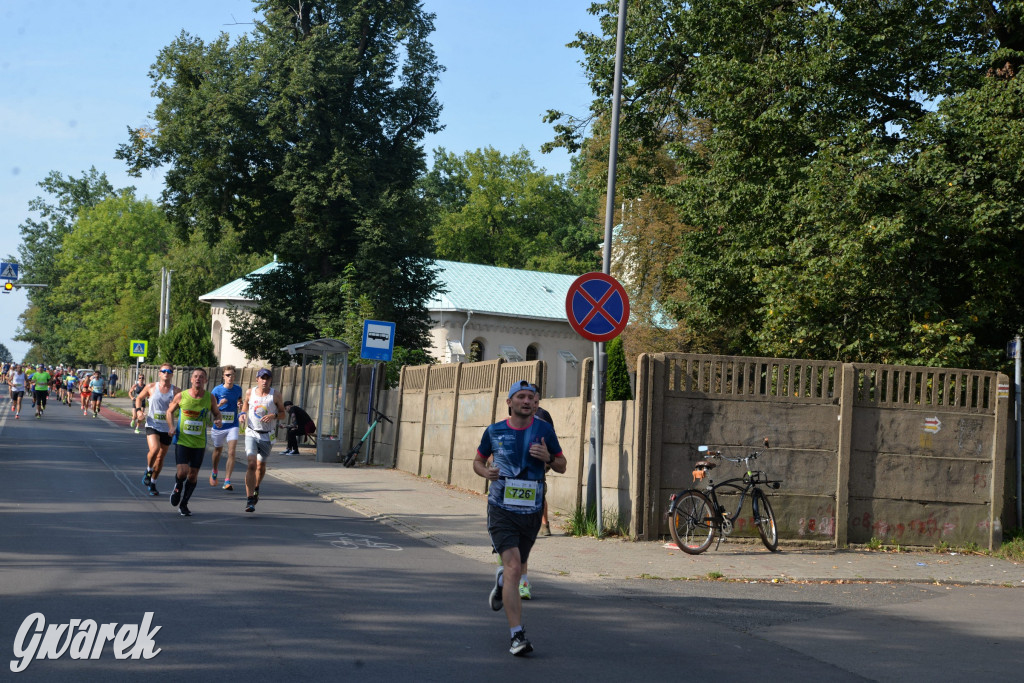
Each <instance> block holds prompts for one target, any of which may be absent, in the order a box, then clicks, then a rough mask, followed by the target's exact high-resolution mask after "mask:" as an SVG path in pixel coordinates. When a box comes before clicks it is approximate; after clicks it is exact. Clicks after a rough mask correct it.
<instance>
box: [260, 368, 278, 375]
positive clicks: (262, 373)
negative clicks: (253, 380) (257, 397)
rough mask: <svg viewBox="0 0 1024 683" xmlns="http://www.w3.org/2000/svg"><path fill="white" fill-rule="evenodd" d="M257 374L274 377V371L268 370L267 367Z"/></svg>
mask: <svg viewBox="0 0 1024 683" xmlns="http://www.w3.org/2000/svg"><path fill="white" fill-rule="evenodd" d="M256 376H257V377H273V376H274V373H272V372H271V371H270V370H267V369H266V368H263V369H261V370H260V371H259V372H257V373H256Z"/></svg>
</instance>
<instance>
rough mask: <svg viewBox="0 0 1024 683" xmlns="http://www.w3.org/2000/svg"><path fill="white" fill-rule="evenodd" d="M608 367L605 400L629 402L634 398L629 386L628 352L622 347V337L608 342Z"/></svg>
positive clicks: (605, 381)
mask: <svg viewBox="0 0 1024 683" xmlns="http://www.w3.org/2000/svg"><path fill="white" fill-rule="evenodd" d="M607 354H608V367H607V369H606V371H605V379H604V400H606V401H628V400H629V399H631V398H633V389H632V388H631V387H630V384H629V370H628V369H627V368H626V351H625V348H624V347H623V345H622V337H621V336H620V337H616V338H615V339H612V340H611V341H610V342H608V348H607Z"/></svg>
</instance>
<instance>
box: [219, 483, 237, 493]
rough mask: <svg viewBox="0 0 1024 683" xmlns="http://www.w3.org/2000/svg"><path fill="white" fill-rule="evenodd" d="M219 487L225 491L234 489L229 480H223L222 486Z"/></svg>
mask: <svg viewBox="0 0 1024 683" xmlns="http://www.w3.org/2000/svg"><path fill="white" fill-rule="evenodd" d="M221 488H222V489H223V490H225V491H234V490H235V487H234V486H232V485H231V482H230V481H225V482H224V485H223V486H221Z"/></svg>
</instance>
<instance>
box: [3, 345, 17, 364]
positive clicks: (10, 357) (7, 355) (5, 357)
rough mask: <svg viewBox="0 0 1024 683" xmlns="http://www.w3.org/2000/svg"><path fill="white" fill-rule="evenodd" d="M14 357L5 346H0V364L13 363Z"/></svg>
mask: <svg viewBox="0 0 1024 683" xmlns="http://www.w3.org/2000/svg"><path fill="white" fill-rule="evenodd" d="M13 362H14V356H13V355H11V350H10V349H8V348H7V346H6V345H5V344H0V363H13Z"/></svg>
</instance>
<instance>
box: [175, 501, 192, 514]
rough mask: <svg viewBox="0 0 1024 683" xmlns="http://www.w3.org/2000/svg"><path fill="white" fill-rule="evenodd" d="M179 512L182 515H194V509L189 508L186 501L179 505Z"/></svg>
mask: <svg viewBox="0 0 1024 683" xmlns="http://www.w3.org/2000/svg"><path fill="white" fill-rule="evenodd" d="M178 514H179V515H181V516H182V517H191V516H192V511H191V510H189V509H188V505H185V504H184V503H182V504H181V505H180V506H179V507H178Z"/></svg>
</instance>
